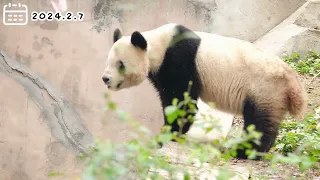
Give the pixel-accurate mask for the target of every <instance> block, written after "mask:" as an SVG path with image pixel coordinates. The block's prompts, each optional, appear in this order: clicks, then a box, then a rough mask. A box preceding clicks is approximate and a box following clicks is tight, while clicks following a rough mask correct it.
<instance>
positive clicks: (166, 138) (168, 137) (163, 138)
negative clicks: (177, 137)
mask: <svg viewBox="0 0 320 180" xmlns="http://www.w3.org/2000/svg"><path fill="white" fill-rule="evenodd" d="M171 139H172V134H170V133H167V134H160V135H159V136H158V140H159V141H160V142H162V143H167V142H169V141H171Z"/></svg>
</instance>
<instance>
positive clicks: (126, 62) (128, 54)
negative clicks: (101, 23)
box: [102, 29, 149, 91]
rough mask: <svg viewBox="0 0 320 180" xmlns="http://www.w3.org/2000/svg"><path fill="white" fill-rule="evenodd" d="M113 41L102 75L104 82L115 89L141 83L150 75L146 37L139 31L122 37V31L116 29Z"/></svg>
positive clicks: (111, 88)
mask: <svg viewBox="0 0 320 180" xmlns="http://www.w3.org/2000/svg"><path fill="white" fill-rule="evenodd" d="M113 43H114V44H113V46H112V47H111V49H110V51H109V54H108V59H107V62H106V67H105V70H104V73H103V76H102V80H103V82H104V83H105V84H106V85H107V86H108V88H109V89H110V90H113V91H118V90H121V89H124V88H129V87H132V86H136V85H139V84H140V83H141V82H142V81H144V80H145V79H146V77H147V76H148V69H149V59H148V56H147V41H146V39H145V38H144V37H143V35H142V34H141V33H140V32H138V31H135V32H133V33H132V34H131V36H123V37H122V33H121V31H120V30H119V29H116V30H115V31H114V32H113Z"/></svg>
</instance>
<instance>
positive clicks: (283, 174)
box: [231, 76, 320, 180]
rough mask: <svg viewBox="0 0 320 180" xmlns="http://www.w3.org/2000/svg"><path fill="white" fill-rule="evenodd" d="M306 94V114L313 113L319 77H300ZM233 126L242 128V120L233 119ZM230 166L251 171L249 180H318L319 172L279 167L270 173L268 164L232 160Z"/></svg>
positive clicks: (318, 100)
mask: <svg viewBox="0 0 320 180" xmlns="http://www.w3.org/2000/svg"><path fill="white" fill-rule="evenodd" d="M300 77H301V80H302V82H303V84H304V86H305V89H306V90H307V93H308V107H307V113H314V108H315V107H317V106H320V77H310V76H300ZM233 126H236V127H242V126H243V119H242V118H241V117H235V119H234V122H233ZM231 164H237V165H239V166H245V167H248V168H250V169H251V172H250V179H268V180H269V179H272V180H278V179H279V180H287V179H290V180H291V179H301V180H302V179H303V180H309V179H314V180H320V172H319V170H314V169H311V170H309V171H307V172H304V173H301V172H299V170H298V168H297V166H292V165H281V164H278V165H277V167H276V168H275V169H274V171H272V169H271V166H270V163H269V162H266V161H252V160H233V161H232V162H231Z"/></svg>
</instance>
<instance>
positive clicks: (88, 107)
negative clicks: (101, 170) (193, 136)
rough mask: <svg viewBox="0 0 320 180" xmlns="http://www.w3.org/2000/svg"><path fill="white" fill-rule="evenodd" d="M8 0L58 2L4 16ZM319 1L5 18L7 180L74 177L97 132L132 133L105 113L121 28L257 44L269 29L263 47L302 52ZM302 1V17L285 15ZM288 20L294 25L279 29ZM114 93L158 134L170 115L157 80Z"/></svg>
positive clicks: (169, 0)
mask: <svg viewBox="0 0 320 180" xmlns="http://www.w3.org/2000/svg"><path fill="white" fill-rule="evenodd" d="M9 2H11V3H18V2H20V3H22V4H26V5H27V6H28V10H29V12H32V11H38V12H39V11H44V12H47V11H52V10H53V8H52V6H51V4H50V2H49V0H38V1H35V0H20V1H16V0H3V1H1V2H0V7H1V10H0V18H1V20H2V19H3V9H2V7H3V5H5V4H7V3H9ZM317 2H318V1H314V2H312V3H315V4H317V5H312V6H311V5H310V6H308V4H305V5H304V6H303V7H301V6H302V5H303V4H304V3H305V0H282V1H278V0H271V1H270V0H269V1H266V0H262V1H254V0H231V1H222V0H216V1H215V0H137V1H134V2H133V1H128V0H108V1H105V0H97V1H87V0H76V1H68V8H69V9H68V10H69V11H71V12H73V13H76V12H78V11H82V12H84V13H85V16H84V20H83V21H82V22H76V21H70V22H61V21H60V22H57V21H29V22H28V24H27V25H25V26H5V25H4V24H2V23H0V49H1V54H0V92H1V98H0V149H1V150H0V167H1V168H0V179H12V180H27V179H35V180H37V179H39V180H40V179H41V180H43V179H47V174H48V173H49V172H51V171H63V172H65V175H66V176H69V177H72V176H74V175H77V174H78V173H79V172H81V169H82V168H83V165H82V163H80V162H79V160H78V159H77V158H76V157H75V155H76V154H77V153H79V152H82V151H85V149H86V147H87V146H89V145H90V144H91V143H92V142H93V139H94V137H95V136H99V137H102V138H108V139H111V140H112V141H114V142H121V141H124V140H127V139H128V135H127V131H126V130H127V127H125V126H123V125H122V124H120V123H119V121H118V120H117V118H116V117H115V115H114V114H105V113H104V111H103V108H104V106H105V101H104V98H103V94H104V92H106V91H107V89H106V87H105V86H104V84H103V82H102V80H101V75H102V71H103V69H104V62H105V59H106V56H107V54H108V51H109V48H110V47H111V45H112V33H113V30H114V29H115V28H116V27H119V28H121V29H122V31H123V32H124V34H129V33H131V32H132V31H134V30H140V31H144V30H149V29H152V28H156V27H158V26H161V25H162V24H164V23H171V22H175V23H180V24H183V25H186V26H188V27H190V28H191V29H193V30H202V31H207V32H214V33H218V34H222V35H227V36H231V37H237V38H241V39H245V40H249V41H252V42H253V41H255V40H257V39H259V38H260V37H261V36H263V35H264V34H266V35H265V36H263V37H262V38H260V39H259V40H258V41H256V43H257V44H258V45H261V46H265V47H269V48H271V50H273V49H272V48H274V47H277V48H276V49H277V50H278V49H280V50H279V51H282V50H281V49H286V51H293V50H294V49H297V50H299V49H300V48H301V49H303V48H302V47H305V46H304V44H306V43H305V42H304V41H307V44H308V45H310V47H316V48H317V47H319V46H318V45H317V43H318V42H319V41H318V42H317V39H315V38H313V37H319V35H318V34H319V32H318V30H317V29H315V27H318V26H319V21H318V20H315V19H319V18H318V16H319V14H318V13H319V12H320V11H318V10H319V6H318V3H317ZM299 7H301V8H302V9H301V8H300V9H299V10H298V11H303V12H304V13H301V14H300V16H298V17H300V18H294V19H296V20H295V21H292V20H288V19H286V18H287V17H288V16H290V15H291V14H292V13H293V12H295V11H296V9H298V8H299ZM303 8H304V9H303ZM296 14H297V13H294V14H292V15H291V16H290V17H293V16H295V17H296V16H297V15H296ZM285 19H286V20H285ZM283 20H285V21H283ZM282 21H283V23H285V22H287V23H285V24H283V23H282V24H280V25H279V26H277V28H276V29H278V30H276V29H275V30H272V31H270V30H271V29H272V28H273V27H275V26H276V25H278V24H279V23H280V22H282ZM290 24H292V25H290ZM312 28H313V29H312ZM269 31H270V33H273V34H275V35H272V34H270V33H267V32H269ZM272 36H275V37H277V38H272ZM292 36H295V40H294V41H293V40H292V38H291V37H292ZM305 36H310V38H308V39H306V38H305ZM290 38H291V40H290ZM280 41H281V43H278V42H280ZM292 41H293V42H292ZM313 41H314V42H313ZM273 42H275V44H276V45H277V46H275V44H273ZM290 43H291V45H290ZM280 45H281V46H280ZM278 46H279V47H278ZM291 46H292V47H291ZM293 47H294V48H293ZM308 47H309V46H308ZM288 49H289V50H288ZM109 93H111V95H112V98H113V99H114V100H115V101H116V102H117V103H118V105H119V107H120V108H122V109H124V110H126V111H128V112H129V113H131V114H132V116H133V118H135V119H138V120H140V122H141V123H142V124H144V125H145V126H147V127H148V128H150V129H151V130H152V131H153V132H154V133H155V134H156V133H158V132H159V128H160V126H161V125H162V124H163V115H162V112H161V107H160V102H159V99H158V97H157V94H156V92H155V91H154V89H153V87H152V86H151V85H150V83H149V82H148V81H145V82H144V83H142V84H141V85H140V86H137V87H133V88H131V89H127V90H123V91H120V92H117V93H112V92H109ZM106 118H108V120H109V121H103V120H104V119H106ZM57 179H58V178H57ZM62 179H63V178H62Z"/></svg>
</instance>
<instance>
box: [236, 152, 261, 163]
mask: <svg viewBox="0 0 320 180" xmlns="http://www.w3.org/2000/svg"><path fill="white" fill-rule="evenodd" d="M235 158H237V159H249V158H248V155H246V149H238V150H237V156H236V157H235ZM250 160H256V161H260V160H262V156H258V155H256V156H255V157H254V158H250Z"/></svg>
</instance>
